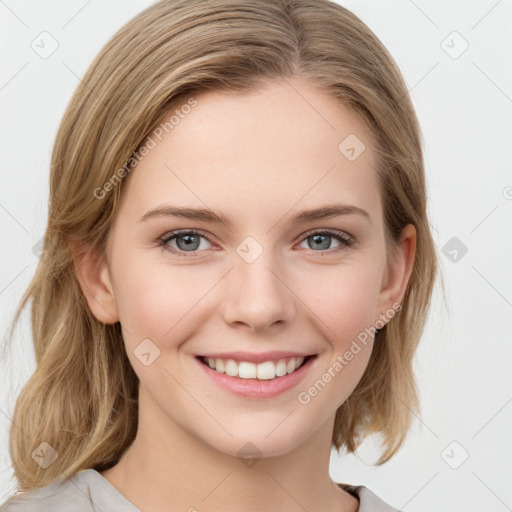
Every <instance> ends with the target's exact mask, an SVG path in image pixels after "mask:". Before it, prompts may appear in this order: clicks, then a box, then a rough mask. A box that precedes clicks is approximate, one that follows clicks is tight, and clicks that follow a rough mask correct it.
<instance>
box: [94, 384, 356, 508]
mask: <svg viewBox="0 0 512 512" xmlns="http://www.w3.org/2000/svg"><path fill="white" fill-rule="evenodd" d="M141 390H142V387H141ZM140 398H142V396H141V397H140ZM139 406H140V408H139V424H138V430H137V436H136V438H135V440H134V442H133V443H132V445H131V446H130V448H129V449H128V450H127V451H126V452H125V453H124V454H123V456H122V457H121V459H120V460H119V462H118V463H117V464H116V465H115V466H114V467H112V468H110V469H108V470H106V471H104V472H102V473H101V474H102V476H103V477H104V478H106V479H107V480H108V481H109V482H110V483H111V484H112V485H113V486H114V487H116V488H117V489H118V490H119V491H120V492H121V494H123V495H124V496H125V497H126V498H127V499H128V500H129V501H131V502H132V503H133V504H134V505H135V506H136V507H138V508H139V509H140V510H142V511H147V510H151V511H164V510H169V508H170V507H171V508H172V509H173V510H186V511H191V512H192V511H194V510H198V511H201V512H203V511H205V512H206V511H210V510H211V511H214V510H223V511H225V512H235V511H239V510H244V511H247V512H260V511H261V510H280V511H281V512H285V511H292V510H293V511H299V510H326V511H328V510H333V511H337V512H355V511H357V509H358V500H357V498H355V497H353V496H351V495H350V494H348V493H347V492H346V491H344V490H342V489H341V488H340V487H339V486H337V485H336V484H335V483H334V482H333V481H332V480H331V478H330V476H329V459H330V451H331V435H332V428H333V424H334V417H330V418H329V420H328V421H327V422H326V423H325V424H324V425H322V426H321V428H320V429H319V430H318V431H317V432H315V433H314V434H313V435H312V436H311V437H310V438H309V439H308V440H307V441H306V442H305V443H303V444H301V445H299V446H297V447H296V448H295V449H293V450H291V451H290V452H288V453H285V454H282V455H278V456H268V457H267V456H263V457H261V456H259V454H258V453H257V452H256V451H255V450H257V449H255V448H251V446H250V445H246V446H245V451H243V453H244V454H245V453H247V454H248V456H247V457H243V456H241V455H239V456H236V455H231V454H227V453H224V452H221V451H219V450H216V449H215V448H213V447H211V446H209V445H207V444H205V443H204V442H203V441H202V440H200V439H198V438H197V437H195V436H193V435H191V434H190V433H189V432H187V431H186V430H184V429H182V428H181V427H180V425H178V424H177V423H175V422H172V421H170V420H169V417H168V416H166V415H165V414H164V413H163V412H162V411H160V410H159V409H158V408H157V409H158V411H159V412H158V411H156V410H152V414H148V413H147V411H146V412H145V413H142V411H141V409H142V407H143V401H142V400H140V401H139ZM155 414H156V417H155ZM252 455H255V456H253V457H251V456H252Z"/></svg>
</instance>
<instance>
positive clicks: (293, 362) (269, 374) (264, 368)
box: [196, 354, 318, 381]
mask: <svg viewBox="0 0 512 512" xmlns="http://www.w3.org/2000/svg"><path fill="white" fill-rule="evenodd" d="M317 355H318V354H311V355H307V356H297V357H283V358H280V359H274V360H268V361H262V362H260V363H253V362H250V361H243V360H235V359H220V358H213V357H207V356H196V359H197V360H198V361H199V362H200V363H202V364H203V365H204V366H207V367H208V368H210V369H211V370H213V371H214V372H216V373H218V374H225V375H226V376H229V377H233V378H237V379H239V380H252V381H269V380H280V379H283V378H285V377H286V376H288V375H290V374H294V373H295V372H297V371H299V370H300V369H301V368H302V367H304V366H305V365H308V363H309V362H310V361H311V360H312V359H314V358H316V357H317Z"/></svg>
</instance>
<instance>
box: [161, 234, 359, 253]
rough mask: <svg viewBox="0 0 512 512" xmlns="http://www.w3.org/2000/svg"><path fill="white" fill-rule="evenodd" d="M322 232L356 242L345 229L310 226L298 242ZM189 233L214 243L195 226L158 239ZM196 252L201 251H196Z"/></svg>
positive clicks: (165, 239) (163, 240) (172, 237)
mask: <svg viewBox="0 0 512 512" xmlns="http://www.w3.org/2000/svg"><path fill="white" fill-rule="evenodd" d="M322 232H325V233H326V234H327V235H331V236H339V237H340V238H341V239H344V240H345V241H346V242H348V243H350V244H353V243H355V242H356V239H355V237H354V236H353V235H351V234H350V233H347V232H346V231H342V230H338V229H333V228H312V229H310V230H308V231H306V232H305V233H303V234H302V235H301V237H300V240H299V242H298V243H301V242H303V241H304V239H306V238H308V237H309V236H311V235H313V234H316V233H322ZM189 233H193V234H198V235H200V236H202V237H203V238H205V239H206V240H208V241H209V242H210V243H214V241H212V240H211V239H210V237H213V235H210V234H209V233H207V232H206V231H204V230H202V229H197V228H190V229H177V230H174V231H169V232H168V233H167V234H165V235H163V236H161V237H159V238H158V240H160V241H161V242H162V243H163V244H165V243H167V242H168V241H170V240H173V239H175V238H176V237H177V236H179V235H186V234H189ZM213 238H215V237H213ZM179 252H180V251H179ZM191 252H193V251H191ZM197 252H201V251H197Z"/></svg>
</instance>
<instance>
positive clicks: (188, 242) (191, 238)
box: [176, 235, 198, 250]
mask: <svg viewBox="0 0 512 512" xmlns="http://www.w3.org/2000/svg"><path fill="white" fill-rule="evenodd" d="M181 240H184V241H185V245H184V247H180V241H181ZM176 243H177V245H178V247H179V248H180V249H182V250H183V249H185V250H187V249H190V248H192V249H197V243H198V242H197V237H196V236H195V235H181V236H180V237H178V238H177V240H176ZM194 243H195V244H196V246H195V247H192V246H193V244H194Z"/></svg>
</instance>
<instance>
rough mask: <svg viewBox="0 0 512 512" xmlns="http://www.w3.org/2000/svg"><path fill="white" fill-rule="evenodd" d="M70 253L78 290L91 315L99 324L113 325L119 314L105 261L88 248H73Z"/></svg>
mask: <svg viewBox="0 0 512 512" xmlns="http://www.w3.org/2000/svg"><path fill="white" fill-rule="evenodd" d="M71 252H72V254H73V265H74V268H75V272H76V276H77V279H78V282H79V283H80V288H81V289H82V292H83V294H84V296H85V298H86V300H87V304H88V305H89V308H90V309H91V312H92V314H93V315H94V316H95V317H96V318H97V319H98V320H99V321H100V322H103V323H105V324H115V323H116V322H118V321H119V314H118V311H117V303H116V300H115V295H114V291H113V287H112V281H111V275H110V270H109V268H108V264H107V261H106V259H105V258H104V257H102V255H100V254H99V253H98V252H96V251H94V250H93V249H92V248H91V247H90V246H83V245H82V246H81V247H80V249H78V248H77V247H76V246H74V247H73V248H72V249H71Z"/></svg>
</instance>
